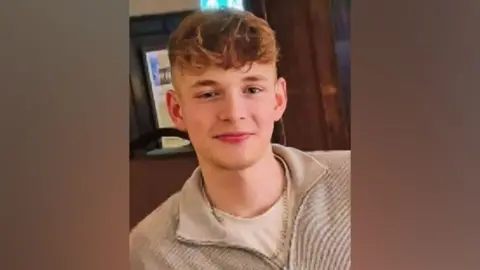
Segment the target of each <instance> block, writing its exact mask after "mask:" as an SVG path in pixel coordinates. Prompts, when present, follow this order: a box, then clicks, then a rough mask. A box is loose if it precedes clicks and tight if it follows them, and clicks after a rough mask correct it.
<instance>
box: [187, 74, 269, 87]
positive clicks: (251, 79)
mask: <svg viewBox="0 0 480 270" xmlns="http://www.w3.org/2000/svg"><path fill="white" fill-rule="evenodd" d="M242 81H244V82H259V81H267V78H266V77H264V76H262V75H250V76H246V77H244V78H242ZM217 85H219V83H218V82H217V81H214V80H199V81H196V82H195V83H194V84H192V86H191V87H192V88H200V87H208V86H217Z"/></svg>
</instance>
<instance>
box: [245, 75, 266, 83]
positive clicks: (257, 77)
mask: <svg viewBox="0 0 480 270" xmlns="http://www.w3.org/2000/svg"><path fill="white" fill-rule="evenodd" d="M242 80H243V81H244V82H258V81H267V78H266V77H264V76H262V75H251V76H247V77H245V78H243V79H242Z"/></svg>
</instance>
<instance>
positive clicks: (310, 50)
mask: <svg viewBox="0 0 480 270" xmlns="http://www.w3.org/2000/svg"><path fill="white" fill-rule="evenodd" d="M265 9H266V14H267V20H268V22H269V23H270V25H271V26H272V28H273V29H274V30H275V32H276V35H277V40H278V42H279V45H280V48H281V59H280V62H279V64H278V69H279V73H280V76H283V77H285V79H286V80H287V89H288V98H289V103H288V107H287V112H286V115H285V118H284V120H285V121H284V124H285V133H286V135H287V144H288V145H290V146H294V147H298V148H300V149H323V150H327V149H348V148H349V137H348V132H347V129H346V121H345V116H344V111H343V109H344V107H343V103H342V102H341V100H340V98H341V92H340V90H339V87H338V76H337V74H338V71H337V67H336V62H335V60H336V58H335V52H334V49H333V40H332V31H331V27H332V24H331V21H330V15H329V2H328V1H327V0H299V1H290V0H270V1H269V0H265ZM301 126H303V127H304V128H303V130H302V129H301ZM299 130H302V131H301V132H299Z"/></svg>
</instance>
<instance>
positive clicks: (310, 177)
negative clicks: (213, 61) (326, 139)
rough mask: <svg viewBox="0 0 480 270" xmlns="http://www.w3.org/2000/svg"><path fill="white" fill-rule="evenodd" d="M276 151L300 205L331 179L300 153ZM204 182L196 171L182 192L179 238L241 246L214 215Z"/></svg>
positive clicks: (275, 148)
mask: <svg viewBox="0 0 480 270" xmlns="http://www.w3.org/2000/svg"><path fill="white" fill-rule="evenodd" d="M272 149H273V153H274V154H275V155H276V156H278V157H279V158H281V159H282V160H283V161H284V162H285V164H286V165H287V166H288V171H289V172H290V173H291V175H290V177H289V178H290V181H291V182H290V186H291V190H292V195H293V199H294V201H295V205H298V204H299V202H300V201H301V200H302V198H303V197H304V196H305V193H306V192H307V191H308V190H309V189H310V188H311V187H312V186H313V185H314V184H315V183H316V182H318V181H319V179H321V178H322V177H325V175H327V172H328V168H327V167H326V166H325V165H324V164H322V163H320V162H319V161H317V160H316V159H315V158H313V157H312V156H311V155H309V154H308V153H305V152H302V151H300V150H297V149H294V148H291V147H286V146H282V145H278V144H273V145H272ZM201 179H202V177H201V171H200V168H196V169H195V170H194V172H193V173H192V175H191V177H190V178H189V179H188V180H187V181H186V183H185V185H184V186H183V188H182V190H181V192H180V203H179V223H178V227H177V231H176V235H177V238H178V239H179V240H182V241H188V242H195V243H229V244H235V243H237V244H238V240H236V239H235V238H234V237H233V236H231V235H229V234H228V233H227V231H226V230H225V229H224V228H223V227H222V225H221V224H220V223H219V222H218V221H217V220H216V219H215V217H214V215H213V214H212V213H211V208H210V207H209V206H208V203H207V202H206V201H205V200H204V196H203V193H202V190H201V188H200V187H201Z"/></svg>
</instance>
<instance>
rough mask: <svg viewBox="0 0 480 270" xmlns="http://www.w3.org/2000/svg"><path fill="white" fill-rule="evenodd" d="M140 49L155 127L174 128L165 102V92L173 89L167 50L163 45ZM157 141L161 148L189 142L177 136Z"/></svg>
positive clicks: (174, 146) (176, 146) (178, 146)
mask: <svg viewBox="0 0 480 270" xmlns="http://www.w3.org/2000/svg"><path fill="white" fill-rule="evenodd" d="M141 51H142V61H143V70H144V73H145V76H144V77H145V79H146V84H147V89H148V94H149V99H150V101H151V108H152V110H153V116H154V121H155V125H156V128H157V129H162V128H175V125H174V123H173V122H172V120H171V117H170V115H169V113H168V108H167V104H166V95H167V92H168V91H170V90H173V84H172V76H171V66H170V61H169V59H168V50H167V49H166V48H165V47H164V46H149V47H143V48H142V50H141ZM159 143H160V145H161V148H162V149H165V148H181V147H184V146H186V145H189V144H190V142H189V141H188V140H185V139H182V138H178V137H163V138H162V139H161V142H159Z"/></svg>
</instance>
